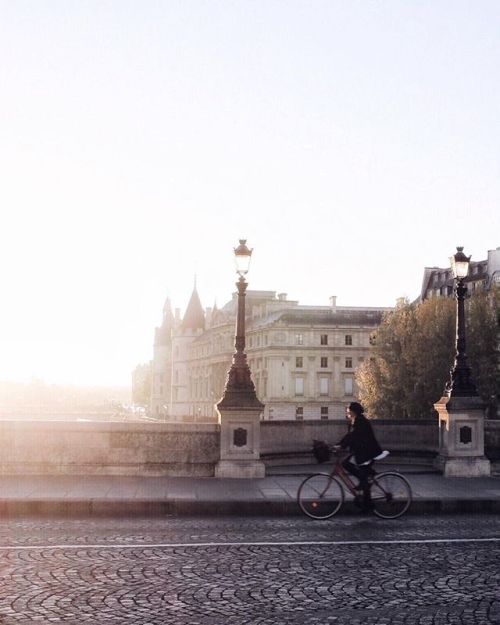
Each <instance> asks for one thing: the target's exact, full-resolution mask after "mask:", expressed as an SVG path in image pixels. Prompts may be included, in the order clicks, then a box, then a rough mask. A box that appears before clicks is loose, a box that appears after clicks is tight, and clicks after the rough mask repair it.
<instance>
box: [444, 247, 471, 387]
mask: <svg viewBox="0 0 500 625" xmlns="http://www.w3.org/2000/svg"><path fill="white" fill-rule="evenodd" d="M463 249H464V248H463V247H457V252H456V254H454V255H453V256H450V263H451V271H452V273H453V278H454V279H455V298H456V300H457V320H456V327H457V332H456V339H455V346H456V350H455V362H454V363H453V369H452V370H451V372H450V374H451V377H450V380H449V381H448V383H447V384H446V387H445V395H447V396H448V397H477V389H476V386H475V384H474V382H473V381H472V375H471V370H470V367H469V365H468V364H467V353H466V350H465V304H464V301H465V295H466V294H467V287H466V286H465V284H464V280H465V278H466V277H467V275H468V274H469V262H470V256H466V255H465V254H464V252H463Z"/></svg>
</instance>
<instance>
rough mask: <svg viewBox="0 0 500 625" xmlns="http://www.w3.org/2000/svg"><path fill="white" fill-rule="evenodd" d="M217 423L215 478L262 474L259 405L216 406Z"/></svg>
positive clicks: (257, 475) (264, 468) (263, 472)
mask: <svg viewBox="0 0 500 625" xmlns="http://www.w3.org/2000/svg"><path fill="white" fill-rule="evenodd" d="M218 412H219V419H220V424H221V449H220V460H219V462H218V463H217V465H216V466H215V477H242V478H255V477H264V476H265V474H266V467H265V465H264V463H263V462H262V461H261V460H260V413H261V409H260V408H246V409H245V408H232V409H223V408H220V409H219V408H218Z"/></svg>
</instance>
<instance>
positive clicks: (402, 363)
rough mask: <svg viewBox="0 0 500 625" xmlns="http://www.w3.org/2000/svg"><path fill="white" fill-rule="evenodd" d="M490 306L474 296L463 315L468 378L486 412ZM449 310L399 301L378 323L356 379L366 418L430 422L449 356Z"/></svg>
mask: <svg viewBox="0 0 500 625" xmlns="http://www.w3.org/2000/svg"><path fill="white" fill-rule="evenodd" d="M492 301H493V300H492V298H491V297H489V296H486V295H485V294H478V295H474V296H473V297H471V298H470V299H469V300H468V302H467V311H466V314H467V348H468V353H469V361H470V365H471V368H472V372H473V378H474V379H475V381H476V384H477V386H478V390H479V392H480V394H481V396H482V397H483V399H484V400H485V401H487V402H488V404H489V406H490V407H491V406H492V402H493V400H492V398H493V397H495V398H496V396H497V394H498V366H497V362H498V361H497V356H498V351H497V347H498V339H497V332H498V329H497V328H498V326H497V321H496V316H497V314H498V298H497V299H496V300H495V301H496V304H492ZM455 310H456V304H455V301H454V300H453V299H445V298H434V299H430V300H426V301H425V302H422V303H420V304H410V303H409V302H408V301H407V300H405V301H403V302H401V303H400V304H399V305H398V306H397V307H396V309H395V310H394V311H392V312H391V313H389V314H387V315H386V316H385V317H384V319H383V321H382V324H381V325H380V326H379V328H378V329H377V330H376V332H375V333H374V336H373V349H372V354H371V358H370V359H368V360H366V361H365V362H364V363H363V365H362V366H361V367H360V369H359V370H358V373H357V382H358V386H359V388H360V399H361V401H362V402H363V403H364V404H365V405H366V408H367V410H368V411H369V413H370V414H372V415H373V416H376V417H379V418H421V417H432V416H434V414H435V413H434V408H433V404H434V403H435V402H436V401H437V400H438V399H439V398H440V397H441V396H442V395H443V391H444V387H445V384H446V382H447V380H448V379H449V375H450V369H451V367H452V364H453V359H454V354H455V314H456V313H455ZM495 401H496V399H495ZM492 409H493V408H492Z"/></svg>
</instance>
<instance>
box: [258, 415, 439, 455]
mask: <svg viewBox="0 0 500 625" xmlns="http://www.w3.org/2000/svg"><path fill="white" fill-rule="evenodd" d="M371 423H372V425H373V429H374V431H375V435H376V436H377V438H378V440H379V441H380V444H381V445H382V447H383V448H384V449H388V450H390V451H393V452H405V453H422V452H423V453H425V454H434V453H437V451H438V442H439V439H438V432H439V431H438V420H437V419H419V420H417V419H404V420H400V421H393V420H383V419H377V420H373V421H372V422H371ZM346 432H347V424H346V420H345V419H341V420H335V421H263V422H262V423H261V455H262V456H263V457H264V458H266V456H267V457H270V458H271V457H276V458H277V457H279V456H284V457H286V456H288V455H290V456H291V455H294V454H299V455H300V454H303V455H306V454H307V453H309V452H310V451H311V445H312V441H313V439H319V440H325V441H327V442H328V443H335V442H338V441H339V440H340V439H341V438H342V437H343V436H344V434H345V433H346Z"/></svg>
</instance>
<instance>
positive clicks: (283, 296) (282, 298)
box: [278, 293, 287, 302]
mask: <svg viewBox="0 0 500 625" xmlns="http://www.w3.org/2000/svg"><path fill="white" fill-rule="evenodd" d="M286 296H287V293H278V299H279V301H280V302H286Z"/></svg>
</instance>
